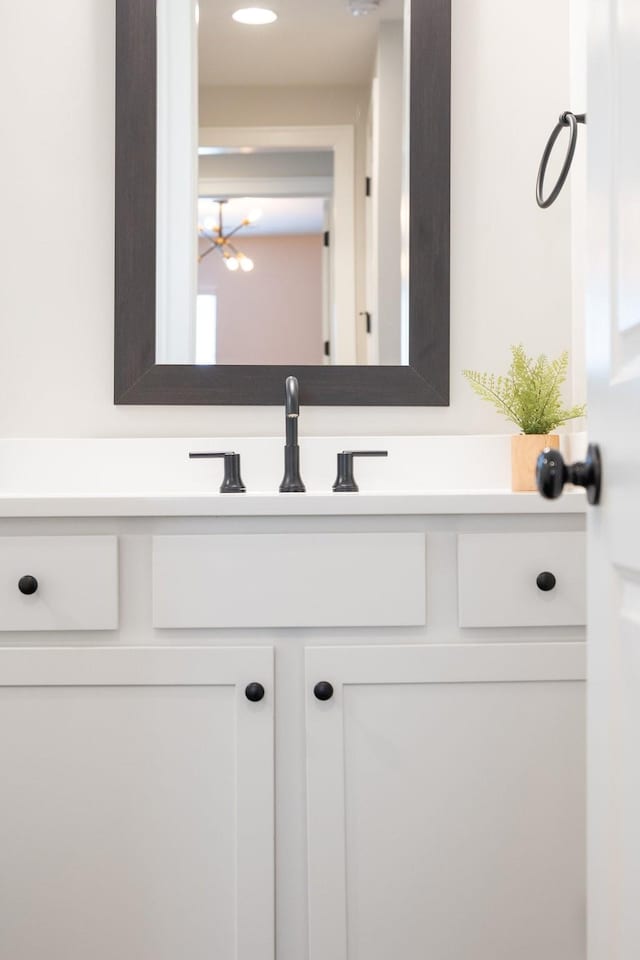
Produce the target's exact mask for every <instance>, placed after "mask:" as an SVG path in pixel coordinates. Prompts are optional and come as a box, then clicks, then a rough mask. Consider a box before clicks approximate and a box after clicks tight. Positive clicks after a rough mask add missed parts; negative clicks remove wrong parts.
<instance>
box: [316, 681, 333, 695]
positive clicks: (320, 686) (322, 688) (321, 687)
mask: <svg viewBox="0 0 640 960" xmlns="http://www.w3.org/2000/svg"><path fill="white" fill-rule="evenodd" d="M313 695H314V697H315V698H316V700H331V697H332V696H333V686H332V685H331V684H330V683H329V681H328V680H320V681H319V682H318V683H316V685H315V687H314V688H313Z"/></svg>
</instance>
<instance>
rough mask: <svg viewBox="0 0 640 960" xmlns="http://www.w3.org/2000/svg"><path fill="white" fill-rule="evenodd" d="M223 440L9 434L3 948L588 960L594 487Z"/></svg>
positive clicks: (18, 958)
mask: <svg viewBox="0 0 640 960" xmlns="http://www.w3.org/2000/svg"><path fill="white" fill-rule="evenodd" d="M462 441H464V442H462ZM221 443H223V441H209V440H206V441H203V440H163V441H153V440H134V441H82V442H78V441H76V442H74V441H50V442H49V444H50V445H49V447H48V448H47V441H2V442H1V443H0V447H1V448H2V449H1V450H0V461H1V462H2V466H3V471H4V480H3V487H2V493H1V495H0V597H1V602H0V631H1V633H0V717H1V723H0V764H1V768H2V772H3V777H2V779H3V787H2V792H1V795H0V813H1V815H0V824H1V827H0V831H1V834H2V842H1V847H2V859H1V863H0V885H1V887H2V891H3V892H2V902H3V911H2V912H3V921H2V945H3V955H4V956H6V957H11V958H12V960H22V958H29V960H30V958H32V957H35V956H43V957H44V956H47V957H48V958H51V960H53V958H56V960H58V958H60V960H62V958H70V957H73V958H76V957H80V956H86V957H91V958H92V960H113V958H114V957H120V958H126V960H129V958H134V957H135V958H136V960H176V958H178V957H185V958H186V957H188V958H190V960H200V958H202V960H205V958H207V960H209V958H213V957H215V958H216V960H255V958H260V960H274V958H276V960H303V958H305V957H308V958H309V960H329V958H331V960H364V958H367V960H388V958H389V957H392V956H398V957H402V958H403V960H414V958H415V960H417V958H429V960H431V958H433V960H445V958H446V960H449V958H465V960H513V958H514V957H517V958H518V960H539V958H541V957H544V958H545V960H584V956H585V947H584V911H585V905H584V895H585V893H584V887H585V863H584V806H585V796H584V794H585V783H584V776H585V774H584V762H585V756H584V754H585V744H584V739H585V718H584V680H585V655H584V624H585V572H584V561H585V544H584V527H585V518H584V510H585V501H584V496H583V494H582V492H575V493H569V494H566V495H565V496H564V497H563V498H562V499H561V500H559V501H557V502H553V503H545V502H544V501H543V500H542V499H540V498H539V497H537V496H536V495H533V494H511V493H509V492H507V491H506V490H504V489H502V488H501V478H502V477H503V476H507V475H508V474H507V468H508V444H507V443H506V441H505V438H486V437H485V438H473V439H472V438H429V439H428V440H420V439H414V440H408V439H407V438H378V439H376V440H375V441H372V440H371V439H370V438H369V440H367V445H368V446H370V447H374V448H375V447H379V446H382V445H383V444H386V445H387V447H388V449H389V458H388V460H386V461H371V462H367V463H365V462H362V463H359V464H358V467H357V470H358V480H359V481H360V487H361V492H360V493H358V494H332V493H331V492H330V485H331V481H332V480H333V479H334V477H333V471H334V467H335V459H334V456H333V451H334V450H335V449H339V446H338V447H336V441H335V440H333V439H318V440H309V441H305V442H303V449H302V457H303V464H304V466H305V479H306V480H307V488H308V490H309V492H308V493H306V494H286V495H278V494H277V493H273V492H270V491H273V490H274V489H276V488H277V480H278V479H279V471H280V470H281V462H282V441H281V440H268V439H267V440H261V441H258V440H252V441H242V442H240V441H239V442H238V447H239V448H241V452H242V456H243V467H242V474H243V479H244V480H245V482H246V483H247V486H248V488H249V492H247V493H246V494H240V495H228V496H222V495H220V494H218V493H215V492H212V491H215V490H217V488H218V485H219V482H220V479H221V478H220V476H219V471H220V466H219V465H218V466H216V465H215V462H214V463H212V462H210V461H206V462H198V463H195V462H193V461H192V462H190V461H189V460H188V458H187V454H188V452H189V451H193V450H194V449H196V450H197V449H199V450H206V449H223V447H222V446H218V447H215V446H214V445H215V444H221ZM473 443H478V444H481V443H482V444H484V450H485V452H486V451H487V445H489V447H491V445H492V444H493V445H494V447H493V455H492V456H485V457H484V458H481V457H479V456H478V455H477V450H474V448H473ZM92 444H93V445H94V446H95V449H91V450H89V449H88V448H87V445H89V446H91V445H92ZM374 444H375V446H374ZM470 445H471V446H470ZM353 446H354V449H356V448H357V441H356V442H353ZM361 446H362V444H361ZM503 448H504V449H503ZM478 449H479V448H478ZM411 457H413V459H411ZM99 458H101V459H99ZM36 462H38V463H40V464H42V463H43V462H46V463H47V464H48V466H47V473H46V476H45V477H43V474H42V472H40V473H39V474H38V473H37V472H35V471H34V470H33V469H32V467H33V466H34V465H35V463H36ZM123 463H127V464H128V467H127V470H128V471H129V472H128V473H126V472H123V471H122V469H121V464H123ZM461 463H467V470H466V473H465V471H460V470H459V469H458V468H459V466H460V464H461ZM83 464H84V466H83ZM469 465H472V466H469ZM443 471H450V473H449V474H447V476H448V477H449V480H450V477H451V475H452V474H456V475H457V477H458V487H457V488H453V487H451V485H450V484H449V486H448V487H447V483H446V481H447V476H445V473H444V472H443ZM118 476H119V477H120V487H118V485H117V483H116V477H118ZM123 476H125V477H129V479H127V480H126V482H127V487H124V488H123V487H122V483H123V480H122V477H123ZM399 477H401V478H402V482H403V483H405V484H406V489H402V490H400V489H398V487H397V484H398V478H399ZM152 478H155V486H154V485H153V479H152ZM464 484H468V486H467V487H465V486H464ZM471 484H474V486H471ZM252 488H253V490H254V492H253V493H252V492H251V489H252ZM18 490H19V491H20V493H19V494H17V493H15V492H12V491H18ZM256 490H260V491H262V492H255V491H256ZM25 578H27V579H26V580H25ZM29 578H30V579H29ZM34 581H35V589H34ZM25 588H26V590H25Z"/></svg>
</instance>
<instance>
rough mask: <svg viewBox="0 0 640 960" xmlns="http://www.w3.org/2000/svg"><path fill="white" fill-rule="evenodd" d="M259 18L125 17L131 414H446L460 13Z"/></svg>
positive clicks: (308, 7)
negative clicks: (180, 410)
mask: <svg viewBox="0 0 640 960" xmlns="http://www.w3.org/2000/svg"><path fill="white" fill-rule="evenodd" d="M265 7H266V5H265V6H264V7H262V8H260V10H261V13H260V14H259V16H260V17H262V18H263V19H265V20H270V21H271V22H267V23H263V24H255V23H244V22H239V21H242V20H243V19H244V20H246V19H251V17H252V16H253V17H255V16H257V15H256V14H255V13H254V14H251V12H249V13H243V10H242V7H241V2H240V0H200V2H199V3H198V2H196V0H118V2H117V96H116V103H117V138H116V364H115V399H116V403H237V404H274V403H280V402H281V399H282V389H283V386H282V385H283V382H284V378H285V376H286V375H288V374H295V375H297V376H298V378H299V380H300V386H301V397H302V400H303V402H304V403H315V404H377V405H419V404H425V405H446V404H447V403H448V383H449V137H450V103H449V99H450V0H325V2H323V3H311V2H309V0H278V2H277V3H276V2H275V0H274V2H273V4H272V5H271V4H270V6H269V11H270V10H271V7H272V8H273V9H272V12H269V11H266V10H265ZM251 9H255V8H251Z"/></svg>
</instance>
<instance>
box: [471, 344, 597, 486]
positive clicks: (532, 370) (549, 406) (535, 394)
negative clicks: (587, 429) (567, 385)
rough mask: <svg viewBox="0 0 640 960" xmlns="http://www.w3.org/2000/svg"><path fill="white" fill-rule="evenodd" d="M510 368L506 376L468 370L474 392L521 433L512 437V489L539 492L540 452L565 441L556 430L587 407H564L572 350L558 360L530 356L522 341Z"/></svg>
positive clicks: (512, 354)
mask: <svg viewBox="0 0 640 960" xmlns="http://www.w3.org/2000/svg"><path fill="white" fill-rule="evenodd" d="M511 356H512V359H511V366H510V368H509V372H508V373H507V375H506V376H504V377H496V376H495V375H494V374H493V373H491V374H489V373H478V372H477V371H475V370H463V371H462V372H463V374H464V376H465V377H466V378H467V380H468V381H469V383H470V384H471V387H472V388H473V390H474V391H475V392H476V393H477V394H478V396H480V397H482V398H483V399H484V400H487V401H488V402H489V403H491V404H493V406H494V407H496V409H498V410H499V411H500V413H502V414H503V415H504V416H505V417H506V418H507V420H510V421H511V422H512V423H515V424H516V426H517V427H519V428H520V430H521V433H520V434H518V435H516V436H514V437H512V438H511V487H512V489H513V490H535V488H536V485H535V467H536V460H537V458H538V454H539V453H540V451H541V450H543V449H544V448H545V447H555V448H557V447H558V446H559V445H560V440H559V437H558V434H557V433H553V431H554V430H555V429H556V428H557V427H559V426H560V425H561V424H563V423H566V422H567V420H573V419H574V418H575V417H582V416H584V413H585V407H584V406H574V407H568V408H567V407H565V405H564V403H563V400H562V393H561V390H560V388H561V386H562V384H563V383H564V382H565V380H566V379H567V371H568V367H569V354H568V352H567V351H565V352H564V353H563V354H561V356H560V357H558V359H557V360H549V358H548V357H546V356H545V355H544V354H541V355H540V356H539V357H538V358H537V360H536V359H534V358H533V357H528V356H527V355H526V353H525V351H524V347H523V346H522V344H519V345H518V346H517V347H511Z"/></svg>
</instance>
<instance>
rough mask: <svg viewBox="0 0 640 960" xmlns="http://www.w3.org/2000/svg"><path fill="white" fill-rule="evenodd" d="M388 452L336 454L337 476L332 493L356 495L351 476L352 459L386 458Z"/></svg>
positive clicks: (343, 452)
mask: <svg viewBox="0 0 640 960" xmlns="http://www.w3.org/2000/svg"><path fill="white" fill-rule="evenodd" d="M388 456H389V451H388V450H343V451H342V453H339V454H338V475H337V477H336V482H335V483H334V485H333V492H334V493H357V492H358V484H357V483H356V481H355V479H354V476H353V458H354V457H388Z"/></svg>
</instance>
